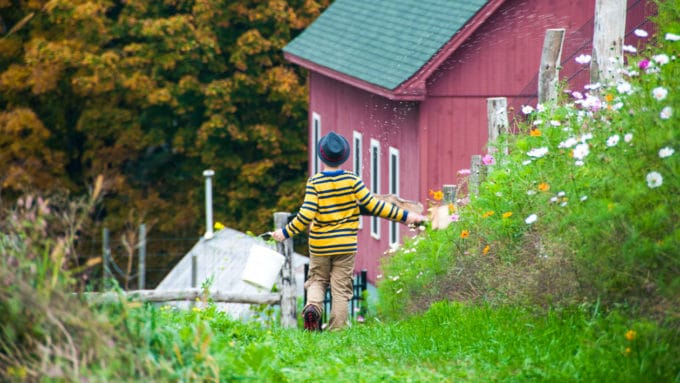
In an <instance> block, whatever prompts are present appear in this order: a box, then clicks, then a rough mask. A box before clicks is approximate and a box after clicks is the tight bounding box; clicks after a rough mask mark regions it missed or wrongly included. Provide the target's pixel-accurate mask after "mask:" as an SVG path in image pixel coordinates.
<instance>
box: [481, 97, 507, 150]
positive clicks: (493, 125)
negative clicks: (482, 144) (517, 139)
mask: <svg viewBox="0 0 680 383" xmlns="http://www.w3.org/2000/svg"><path fill="white" fill-rule="evenodd" d="M486 116H487V119H488V128H489V141H488V143H487V151H488V152H489V154H492V153H494V152H495V151H496V150H498V148H496V147H494V146H493V143H494V142H496V140H498V137H499V136H500V135H501V134H506V133H508V125H509V123H508V100H507V99H506V98H505V97H490V98H487V99H486ZM502 147H503V153H505V154H507V153H508V145H507V144H505V143H503V144H502Z"/></svg>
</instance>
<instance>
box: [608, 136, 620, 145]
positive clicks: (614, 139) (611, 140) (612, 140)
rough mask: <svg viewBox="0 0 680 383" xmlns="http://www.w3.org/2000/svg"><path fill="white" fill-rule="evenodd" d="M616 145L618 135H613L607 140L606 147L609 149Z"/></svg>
mask: <svg viewBox="0 0 680 383" xmlns="http://www.w3.org/2000/svg"><path fill="white" fill-rule="evenodd" d="M618 143H619V135H618V134H615V135H613V136H611V137H609V138H607V146H609V147H610V148H611V147H612V146H616V144H618Z"/></svg>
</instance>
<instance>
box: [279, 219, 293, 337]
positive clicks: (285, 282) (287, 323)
mask: <svg viewBox="0 0 680 383" xmlns="http://www.w3.org/2000/svg"><path fill="white" fill-rule="evenodd" d="M288 216H290V213H285V212H276V213H274V227H275V228H276V229H279V228H282V227H284V226H286V224H288ZM276 250H277V251H278V252H279V253H281V254H283V255H284V257H286V260H285V262H284V263H283V269H282V270H281V326H282V327H289V328H294V327H296V326H297V297H296V296H295V294H296V286H295V270H294V269H293V239H292V238H288V239H286V240H285V241H283V242H277V243H276Z"/></svg>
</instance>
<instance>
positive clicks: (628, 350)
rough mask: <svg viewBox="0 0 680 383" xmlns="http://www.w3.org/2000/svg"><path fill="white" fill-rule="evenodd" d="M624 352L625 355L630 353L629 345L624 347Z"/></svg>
mask: <svg viewBox="0 0 680 383" xmlns="http://www.w3.org/2000/svg"><path fill="white" fill-rule="evenodd" d="M625 354H626V356H628V355H630V347H626V352H625Z"/></svg>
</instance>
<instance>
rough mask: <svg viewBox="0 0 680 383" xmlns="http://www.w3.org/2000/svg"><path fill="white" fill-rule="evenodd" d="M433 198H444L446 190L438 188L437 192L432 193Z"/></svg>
mask: <svg viewBox="0 0 680 383" xmlns="http://www.w3.org/2000/svg"><path fill="white" fill-rule="evenodd" d="M432 198H433V199H434V200H435V201H441V200H442V198H444V192H443V191H441V190H437V191H436V192H434V193H432Z"/></svg>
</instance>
